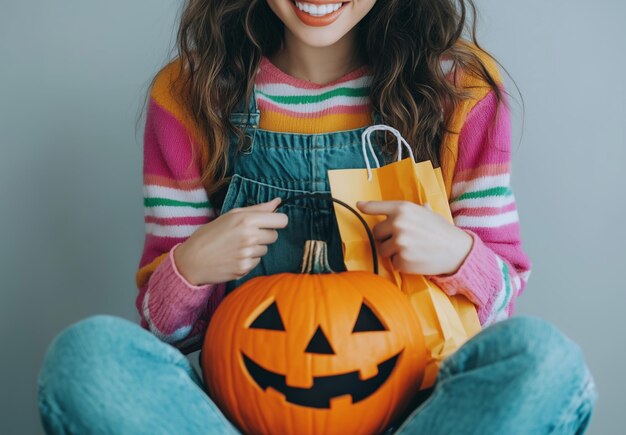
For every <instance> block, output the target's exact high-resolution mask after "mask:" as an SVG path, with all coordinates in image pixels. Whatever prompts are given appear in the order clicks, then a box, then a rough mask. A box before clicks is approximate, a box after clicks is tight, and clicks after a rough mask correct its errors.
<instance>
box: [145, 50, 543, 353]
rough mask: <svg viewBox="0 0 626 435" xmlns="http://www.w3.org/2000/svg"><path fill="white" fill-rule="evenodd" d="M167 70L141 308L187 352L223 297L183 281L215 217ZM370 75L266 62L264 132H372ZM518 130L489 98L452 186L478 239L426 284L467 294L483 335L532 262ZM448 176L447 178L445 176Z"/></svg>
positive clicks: (463, 141)
mask: <svg viewBox="0 0 626 435" xmlns="http://www.w3.org/2000/svg"><path fill="white" fill-rule="evenodd" d="M172 65H175V63H173V64H170V65H169V66H168V67H166V68H165V69H163V70H162V71H161V72H160V74H159V77H158V78H157V80H156V82H155V86H154V87H153V89H152V91H151V98H150V102H149V107H148V111H147V118H146V128H145V133H144V161H143V176H144V185H143V192H144V206H145V243H144V248H143V252H142V256H141V260H140V262H139V268H138V271H137V276H136V284H137V288H138V290H139V293H138V296H137V299H136V306H137V309H138V311H139V314H140V316H141V323H142V326H144V327H145V328H147V329H149V330H151V331H152V332H153V333H154V334H155V335H157V336H158V337H159V338H160V339H162V340H164V341H166V342H169V343H171V344H173V345H175V346H177V347H179V348H181V349H184V348H186V347H187V346H192V345H194V344H196V343H197V342H199V341H200V340H201V339H202V337H203V334H204V331H205V329H206V327H207V325H208V321H209V319H210V316H211V314H212V313H213V311H214V310H215V308H216V307H217V305H218V304H219V302H220V301H221V299H222V298H223V297H224V285H223V284H207V285H200V286H194V285H192V284H190V283H189V282H188V281H187V280H186V279H185V277H183V276H182V274H181V273H180V272H179V270H178V269H177V267H176V264H175V261H174V256H173V253H174V250H175V249H176V247H177V246H178V245H179V244H180V243H182V242H184V241H185V240H186V238H187V237H189V236H190V235H191V234H192V233H193V232H194V231H195V230H197V229H198V228H199V227H200V226H201V225H203V224H206V223H208V222H210V221H211V220H212V219H214V218H215V217H216V216H217V215H218V214H219V210H215V209H214V208H213V207H212V206H211V204H210V202H209V200H208V197H207V194H206V191H205V190H204V189H203V187H202V185H201V183H200V181H199V176H200V166H199V164H198V162H196V161H194V160H193V155H192V153H191V141H190V140H191V139H190V138H191V137H192V133H191V132H192V131H193V126H192V125H191V124H190V122H189V117H186V116H185V114H184V113H183V111H182V109H181V108H180V106H181V105H180V104H177V103H176V102H175V101H174V100H173V99H172V98H173V97H172V96H171V94H170V93H169V91H168V85H169V82H170V81H171V77H172V74H175V72H174V71H175V68H174V67H173V66H172ZM370 81H371V77H370V76H369V74H368V68H367V66H364V67H361V68H359V69H356V70H354V71H352V72H350V73H348V74H346V75H344V76H343V77H341V78H340V79H338V80H336V81H334V82H332V83H329V84H326V85H317V84H313V83H310V82H306V81H303V80H299V79H297V78H294V77H291V76H289V75H288V74H286V73H284V72H283V71H281V70H280V69H278V68H277V67H276V66H275V65H273V64H272V63H271V62H270V61H269V60H268V59H267V58H263V59H262V62H261V64H260V68H259V71H258V74H257V76H256V79H255V86H256V90H257V96H258V105H259V110H260V112H261V115H260V127H261V128H263V129H266V130H273V131H283V132H301V133H320V132H327V131H335V130H340V129H341V130H345V129H351V128H358V127H362V126H366V125H369V124H370V123H371V116H370V113H371V106H370V101H369V98H368V95H367V89H368V86H369V84H370ZM510 144H511V131H510V115H509V112H508V109H507V106H506V105H503V104H501V105H499V106H498V105H497V100H496V98H495V93H494V92H493V91H491V92H488V93H486V95H485V96H484V97H482V98H481V99H480V101H477V102H476V103H475V104H474V106H473V107H472V108H471V111H470V112H469V114H468V116H467V117H466V118H465V120H464V122H463V124H462V129H461V132H460V135H459V137H458V153H457V156H456V157H457V158H456V164H455V165H454V173H453V176H452V177H451V192H450V195H449V196H450V207H451V210H452V215H453V219H454V223H455V225H456V226H458V227H460V228H462V229H463V230H465V231H466V232H467V233H468V234H470V235H471V236H472V238H473V240H474V243H473V246H472V248H471V251H470V253H469V254H468V255H467V257H466V258H465V260H464V262H463V264H462V265H461V266H460V268H459V269H458V270H457V271H456V272H455V273H453V274H451V275H438V276H429V278H430V279H432V280H433V281H434V282H435V283H436V284H438V285H439V286H440V287H441V288H442V289H443V290H444V291H445V292H446V293H448V294H450V295H453V294H458V293H460V294H464V295H465V296H467V297H468V298H469V299H470V300H471V301H472V302H473V303H474V304H475V305H476V307H477V310H478V315H479V319H480V322H481V324H482V325H483V327H486V326H488V325H490V324H492V323H494V322H496V321H499V320H502V319H505V318H507V317H509V316H510V315H512V313H513V310H514V306H515V300H516V298H517V297H518V296H519V295H520V294H521V292H522V291H523V290H524V288H525V287H526V283H527V281H528V278H529V275H530V269H531V263H530V260H529V258H528V257H527V255H526V254H525V252H524V250H523V248H522V244H521V237H520V225H519V217H518V214H517V209H516V205H515V197H514V194H513V191H512V188H511V183H510V181H511V180H510V176H511V145H510ZM444 172H445V171H444Z"/></svg>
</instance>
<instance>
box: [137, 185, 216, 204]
mask: <svg viewBox="0 0 626 435" xmlns="http://www.w3.org/2000/svg"><path fill="white" fill-rule="evenodd" d="M143 195H144V198H166V199H173V200H176V201H186V202H206V201H208V196H207V194H206V191H205V190H204V189H194V190H182V189H174V188H172V187H163V186H157V185H150V184H146V185H144V186H143Z"/></svg>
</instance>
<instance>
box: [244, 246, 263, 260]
mask: <svg viewBox="0 0 626 435" xmlns="http://www.w3.org/2000/svg"><path fill="white" fill-rule="evenodd" d="M267 251H268V247H267V245H253V246H249V247H247V248H245V249H244V250H242V252H241V258H261V257H263V256H264V255H265V254H267Z"/></svg>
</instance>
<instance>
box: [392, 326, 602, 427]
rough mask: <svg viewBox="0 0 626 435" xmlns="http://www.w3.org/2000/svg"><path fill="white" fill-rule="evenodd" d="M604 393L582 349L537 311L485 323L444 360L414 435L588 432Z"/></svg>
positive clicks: (410, 422) (415, 418)
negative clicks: (533, 314) (599, 391)
mask: <svg viewBox="0 0 626 435" xmlns="http://www.w3.org/2000/svg"><path fill="white" fill-rule="evenodd" d="M596 399H597V392H596V388H595V384H594V381H593V378H592V377H591V374H590V372H589V370H588V368H587V366H586V364H585V361H584V357H583V354H582V352H581V350H580V348H579V347H578V346H577V345H576V344H575V343H574V342H572V341H571V340H570V339H569V338H567V337H566V336H565V335H563V334H562V333H561V332H559V331H558V330H557V329H556V328H555V327H554V326H552V325H550V324H549V323H547V322H545V321H543V320H541V319H539V318H535V317H514V318H511V319H508V320H505V321H502V322H499V323H497V324H495V325H492V326H490V327H488V328H485V329H484V330H483V331H481V332H480V333H479V334H477V335H476V336H475V337H473V338H472V339H471V340H469V341H468V342H467V343H465V344H464V345H463V346H462V347H461V348H460V349H459V350H458V351H457V352H455V353H454V354H453V355H451V356H450V357H449V358H448V359H447V360H446V361H444V362H443V363H442V366H441V369H440V373H439V377H438V380H437V383H436V385H435V389H434V391H433V394H432V395H431V396H430V397H429V398H428V399H427V400H426V401H425V402H424V403H422V404H421V405H420V406H419V407H418V408H417V409H416V410H415V411H413V413H412V414H411V415H410V416H409V417H408V418H407V419H406V420H405V421H404V423H403V424H402V425H401V426H400V427H399V428H398V431H397V433H412V434H429V435H438V434H507V435H508V434H582V433H584V432H585V430H586V428H587V425H588V424H589V419H590V416H591V412H592V408H593V406H594V404H595V401H596Z"/></svg>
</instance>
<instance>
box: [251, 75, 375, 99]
mask: <svg viewBox="0 0 626 435" xmlns="http://www.w3.org/2000/svg"><path fill="white" fill-rule="evenodd" d="M371 83H372V76H371V75H367V76H362V77H359V78H357V79H353V80H349V81H347V82H343V83H337V84H336V85H333V86H324V87H322V88H318V89H306V88H299V87H297V86H292V85H288V84H286V83H264V84H261V85H256V89H258V90H259V91H261V92H265V93H267V94H270V95H275V96H281V97H291V96H293V95H298V96H300V95H306V96H311V95H320V94H325V93H327V92H331V91H334V90H335V89H339V88H365V87H368V86H369V85H371Z"/></svg>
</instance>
